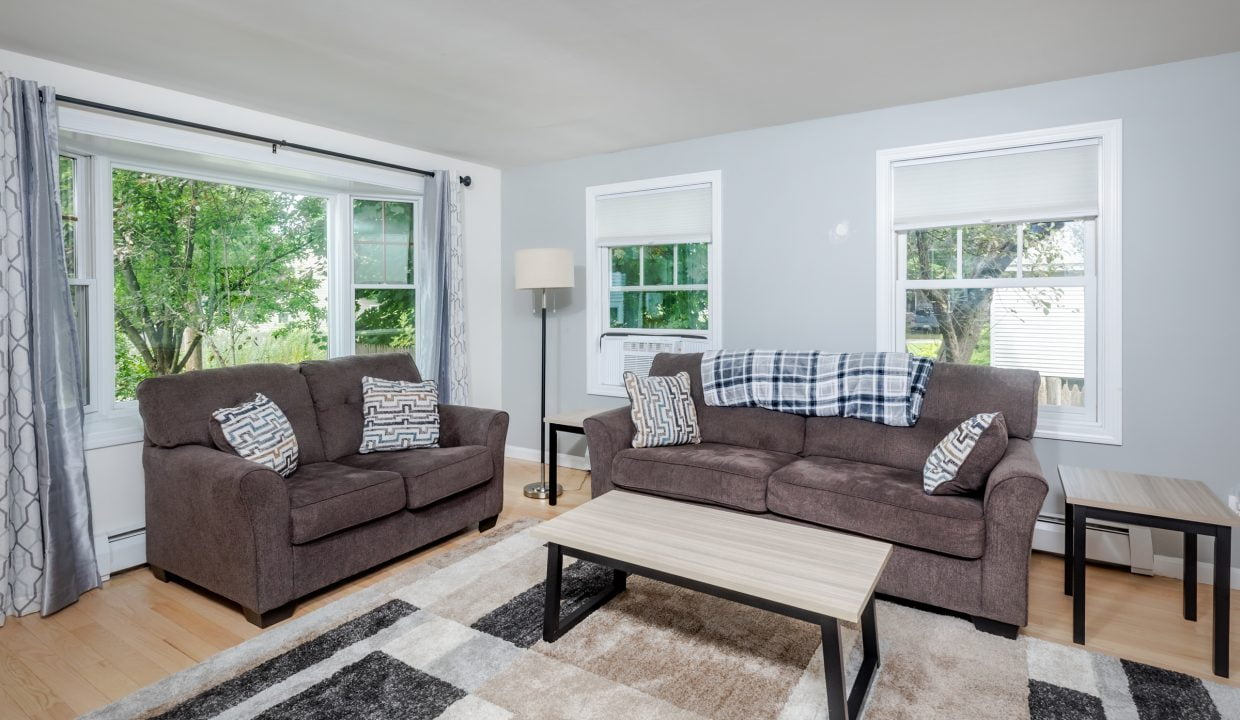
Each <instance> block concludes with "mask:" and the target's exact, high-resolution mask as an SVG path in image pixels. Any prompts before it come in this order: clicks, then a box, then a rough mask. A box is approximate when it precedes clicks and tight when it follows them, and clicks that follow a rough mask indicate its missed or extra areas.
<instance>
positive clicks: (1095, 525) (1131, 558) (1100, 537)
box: [1033, 513, 1154, 575]
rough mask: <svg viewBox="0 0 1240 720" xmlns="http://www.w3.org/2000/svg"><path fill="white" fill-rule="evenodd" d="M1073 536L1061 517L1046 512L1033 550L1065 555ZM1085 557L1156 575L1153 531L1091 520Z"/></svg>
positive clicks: (1040, 523) (1036, 532)
mask: <svg viewBox="0 0 1240 720" xmlns="http://www.w3.org/2000/svg"><path fill="white" fill-rule="evenodd" d="M1068 535H1069V533H1068V532H1066V529H1065V527H1064V519H1063V516H1061V515H1051V514H1049V513H1043V514H1039V515H1038V522H1037V525H1036V526H1035V528H1034V531H1033V549H1034V550H1041V551H1043V552H1049V553H1055V554H1058V555H1062V554H1063V551H1064V541H1065V539H1066V538H1067V537H1068ZM1085 535H1086V543H1085V557H1086V558H1088V559H1089V560H1094V561H1096V562H1103V563H1108V564H1111V565H1121V566H1124V567H1127V568H1131V569H1132V571H1133V572H1134V573H1138V574H1141V575H1153V574H1154V542H1153V538H1152V536H1151V534H1150V531H1149V528H1144V527H1129V526H1127V525H1118V524H1115V523H1107V522H1098V521H1093V520H1091V521H1089V522H1088V523H1086V524H1085Z"/></svg>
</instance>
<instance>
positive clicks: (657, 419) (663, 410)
mask: <svg viewBox="0 0 1240 720" xmlns="http://www.w3.org/2000/svg"><path fill="white" fill-rule="evenodd" d="M624 389H625V390H627V391H628V393H629V403H630V406H631V409H630V411H629V412H630V414H631V416H632V418H633V427H634V428H636V431H635V432H634V433H633V447H635V448H645V447H661V446H663V445H697V444H698V443H700V442H702V429H701V427H699V426H698V418H697V410H696V409H695V408H694V407H693V395H692V394H691V393H690V391H689V373H687V372H678V373H676V374H675V375H672V376H670V377H658V376H650V377H644V378H639V377H637V375H635V374H634V373H632V372H626V373H624Z"/></svg>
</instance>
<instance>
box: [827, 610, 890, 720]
mask: <svg viewBox="0 0 1240 720" xmlns="http://www.w3.org/2000/svg"><path fill="white" fill-rule="evenodd" d="M821 625H822V661H823V663H822V664H823V672H824V674H825V676H826V682H827V717H828V718H829V720H850V719H851V718H856V717H858V716H860V715H861V707H862V706H863V705H865V700H866V697H867V696H868V695H869V692H870V685H871V683H872V682H873V680H874V673H875V670H877V669H878V664H879V661H880V658H879V651H878V622H877V620H876V618H875V611H874V598H870V602H869V603H868V604H867V605H866V606H865V610H863V611H862V613H861V649H862V655H861V666H860V667H859V668H857V677H856V679H854V680H853V684H852V689H851V690H848V689H847V685H846V683H845V680H846V678H845V674H844V649H843V647H842V646H841V644H840V626H839V622H837V621H836V620H835V619H834V618H823V620H822V623H821Z"/></svg>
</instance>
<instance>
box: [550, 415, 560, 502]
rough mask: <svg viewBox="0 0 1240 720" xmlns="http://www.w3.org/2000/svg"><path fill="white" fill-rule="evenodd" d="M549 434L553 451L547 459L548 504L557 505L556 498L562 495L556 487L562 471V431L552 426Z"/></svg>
mask: <svg viewBox="0 0 1240 720" xmlns="http://www.w3.org/2000/svg"><path fill="white" fill-rule="evenodd" d="M547 432H548V433H550V434H551V437H550V438H548V440H547V442H548V445H549V450H550V451H551V452H549V453H548V457H547V484H548V485H549V486H550V491H549V493H548V495H547V504H548V505H555V501H556V497H557V496H558V495H559V494H560V493H559V489H558V488H557V487H556V483H557V482H558V480H559V477H558V475H559V470H560V431H559V430H556V429H555V425H550V426H548V428H547Z"/></svg>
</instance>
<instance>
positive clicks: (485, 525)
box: [478, 515, 499, 532]
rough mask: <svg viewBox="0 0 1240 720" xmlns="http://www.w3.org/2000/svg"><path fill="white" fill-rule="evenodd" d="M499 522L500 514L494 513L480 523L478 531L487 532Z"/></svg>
mask: <svg viewBox="0 0 1240 720" xmlns="http://www.w3.org/2000/svg"><path fill="white" fill-rule="evenodd" d="M497 522H499V515H492V516H491V517H489V518H485V519H484V520H482V521H481V522H479V523H478V532H486V531H487V530H490V529H491V528H493V527H495V523H497Z"/></svg>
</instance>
